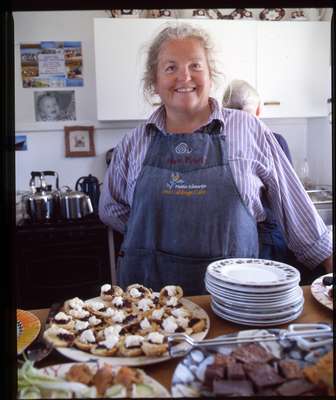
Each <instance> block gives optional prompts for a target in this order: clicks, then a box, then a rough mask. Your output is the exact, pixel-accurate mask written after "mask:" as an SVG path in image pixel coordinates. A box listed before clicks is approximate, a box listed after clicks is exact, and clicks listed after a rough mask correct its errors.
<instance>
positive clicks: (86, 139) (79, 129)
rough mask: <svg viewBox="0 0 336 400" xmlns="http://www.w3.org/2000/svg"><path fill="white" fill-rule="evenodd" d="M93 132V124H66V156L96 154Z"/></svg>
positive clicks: (90, 155) (89, 155)
mask: <svg viewBox="0 0 336 400" xmlns="http://www.w3.org/2000/svg"><path fill="white" fill-rule="evenodd" d="M93 133H94V127H93V126H65V127H64V141H65V157H92V156H95V155H96V150H95V145H94V138H93Z"/></svg>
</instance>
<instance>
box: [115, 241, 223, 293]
mask: <svg viewBox="0 0 336 400" xmlns="http://www.w3.org/2000/svg"><path fill="white" fill-rule="evenodd" d="M222 258H223V257H217V258H198V257H182V256H176V255H173V254H169V253H164V252H162V251H151V250H145V249H124V255H123V257H119V258H118V267H117V284H118V285H119V286H121V287H122V288H123V289H126V287H127V286H129V285H131V284H133V283H139V284H141V285H144V286H146V287H148V288H151V289H153V291H155V292H159V291H160V290H161V289H162V288H163V287H164V286H166V285H178V286H181V287H182V289H183V293H184V295H185V296H196V295H201V294H208V293H207V291H206V289H205V284H204V277H205V272H206V269H207V266H208V265H209V264H210V263H211V262H213V261H216V260H219V259H222Z"/></svg>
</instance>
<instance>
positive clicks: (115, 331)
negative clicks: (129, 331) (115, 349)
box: [104, 324, 122, 338]
mask: <svg viewBox="0 0 336 400" xmlns="http://www.w3.org/2000/svg"><path fill="white" fill-rule="evenodd" d="M121 329H122V326H121V325H118V324H116V325H111V326H109V327H107V328H105V329H104V336H105V337H106V338H107V337H108V336H118V335H119V332H120V331H121Z"/></svg>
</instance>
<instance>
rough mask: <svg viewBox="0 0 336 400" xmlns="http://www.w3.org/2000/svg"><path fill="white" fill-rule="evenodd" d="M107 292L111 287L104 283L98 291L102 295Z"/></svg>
mask: <svg viewBox="0 0 336 400" xmlns="http://www.w3.org/2000/svg"><path fill="white" fill-rule="evenodd" d="M109 290H111V285H109V284H108V283H105V285H103V286H102V287H101V288H100V291H101V292H102V293H105V292H108V291H109Z"/></svg>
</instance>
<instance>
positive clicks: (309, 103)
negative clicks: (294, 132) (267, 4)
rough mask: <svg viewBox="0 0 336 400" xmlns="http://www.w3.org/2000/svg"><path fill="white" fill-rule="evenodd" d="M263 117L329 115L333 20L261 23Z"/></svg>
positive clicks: (259, 85) (259, 71)
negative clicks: (331, 30)
mask: <svg viewBox="0 0 336 400" xmlns="http://www.w3.org/2000/svg"><path fill="white" fill-rule="evenodd" d="M257 49H258V54H257V65H258V67H257V89H258V91H259V93H260V95H261V97H262V100H263V102H264V103H265V104H264V107H263V110H262V117H264V118H267V117H269V118H271V117H318V116H326V115H327V114H328V106H327V98H328V82H329V80H328V73H329V63H330V23H329V22H266V21H263V22H258V26H257Z"/></svg>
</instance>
